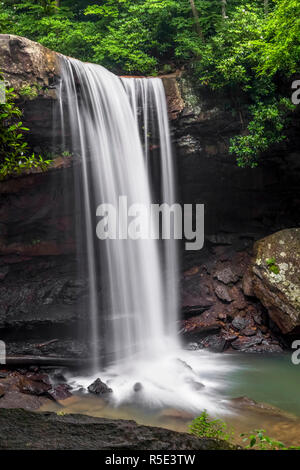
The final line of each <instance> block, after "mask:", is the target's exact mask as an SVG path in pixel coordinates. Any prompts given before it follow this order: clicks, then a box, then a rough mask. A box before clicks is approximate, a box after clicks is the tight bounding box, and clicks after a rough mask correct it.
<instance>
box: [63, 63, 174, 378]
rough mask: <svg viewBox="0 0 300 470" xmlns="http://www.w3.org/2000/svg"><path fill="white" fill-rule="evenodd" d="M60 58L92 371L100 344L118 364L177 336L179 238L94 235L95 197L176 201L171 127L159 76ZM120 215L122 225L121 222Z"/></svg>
mask: <svg viewBox="0 0 300 470" xmlns="http://www.w3.org/2000/svg"><path fill="white" fill-rule="evenodd" d="M62 60H63V62H62V82H61V86H60V111H61V119H62V130H63V134H64V135H65V134H66V133H67V128H68V127H69V132H70V136H71V139H70V142H71V144H70V146H71V148H69V149H68V150H71V152H72V153H73V155H74V156H78V157H79V158H80V164H79V165H78V169H77V171H80V173H81V175H80V178H79V180H80V184H79V185H77V186H76V192H79V195H77V198H78V201H79V202H78V203H77V205H78V206H80V209H78V211H79V214H80V215H79V224H78V230H77V233H79V238H80V239H81V242H82V241H83V244H84V248H85V249H84V256H85V258H86V259H85V260H84V262H83V264H85V265H86V268H87V276H88V288H89V305H88V306H87V310H88V318H89V325H90V328H89V330H90V343H91V346H92V357H93V370H94V372H96V371H97V369H99V367H100V365H101V364H100V361H99V356H100V352H99V347H101V346H102V352H104V355H105V356H106V357H109V358H110V360H111V361H112V362H113V363H119V362H120V361H121V360H124V359H129V358H132V357H133V356H139V357H143V358H152V357H156V356H159V355H161V354H162V353H163V351H165V349H166V347H168V346H170V344H171V343H173V344H176V343H177V335H176V320H177V310H178V305H177V304H178V301H177V298H178V295H177V291H178V289H177V249H176V242H175V241H174V240H164V241H163V242H160V241H159V240H155V239H147V240H144V239H135V240H131V239H116V240H113V239H106V240H98V239H97V237H96V224H97V218H96V208H97V206H98V205H99V204H103V203H105V204H111V205H112V206H113V207H114V208H118V204H119V198H120V196H126V197H127V204H128V207H129V206H131V205H133V204H141V205H144V206H145V207H150V204H151V203H152V202H153V201H154V199H155V200H156V201H158V200H159V201H162V202H166V203H168V204H172V203H174V202H175V183H174V169H173V161H172V152H171V143H170V132H169V124H168V115H167V106H166V99H165V94H164V88H163V84H162V81H161V80H160V79H158V78H151V79H146V78H140V79H135V78H133V79H129V78H119V77H117V76H115V75H114V74H112V73H110V72H109V71H107V70H106V69H104V68H103V67H101V66H99V65H95V64H87V63H82V62H80V61H78V60H75V59H69V58H63V59H62ZM149 134H151V139H150V138H149ZM150 140H151V141H155V142H157V144H156V145H154V147H157V149H158V151H157V152H156V153H155V152H154V153H155V155H156V157H157V159H158V165H157V162H151V153H152V152H151V149H150V144H149V142H150ZM64 145H66V143H65V142H64ZM151 167H152V169H153V172H154V174H155V173H156V174H157V175H158V179H159V184H156V183H155V181H154V178H152V177H151V174H152V173H153V172H152V171H151ZM157 186H159V187H157ZM118 217H119V218H118V223H119V230H120V231H121V232H122V233H123V231H124V230H123V229H124V227H125V221H124V220H122V217H121V215H120V214H118ZM121 238H122V237H121ZM99 288H101V292H100V294H99ZM100 304H101V305H100ZM102 311H103V313H102ZM100 345H101V346H100ZM103 345H104V348H103Z"/></svg>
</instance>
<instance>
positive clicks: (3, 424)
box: [0, 409, 236, 452]
mask: <svg viewBox="0 0 300 470" xmlns="http://www.w3.org/2000/svg"><path fill="white" fill-rule="evenodd" d="M0 429H1V433H2V435H3V436H5V439H0V449H12V450H17V449H26V450H27V449H45V450H46V449H49V450H50V449H53V450H57V449H68V450H71V449H76V450H78V449H82V450H97V451H99V450H105V451H106V452H107V451H115V450H116V449H118V451H122V450H130V451H133V450H177V451H178V450H221V449H222V450H229V449H235V448H236V446H233V445H231V444H229V443H228V442H226V441H222V440H219V439H211V438H197V437H194V436H192V435H191V434H187V433H181V432H180V433H179V432H176V431H171V430H169V429H162V428H158V427H150V426H140V425H138V424H136V423H135V422H134V421H125V420H114V419H106V418H93V417H91V416H84V415H78V414H77V415H76V414H70V415H64V416H59V415H57V414H56V413H49V412H46V413H42V412H40V413H33V412H30V411H25V410H21V409H17V410H5V409H1V410H0ZM41 430H42V432H41Z"/></svg>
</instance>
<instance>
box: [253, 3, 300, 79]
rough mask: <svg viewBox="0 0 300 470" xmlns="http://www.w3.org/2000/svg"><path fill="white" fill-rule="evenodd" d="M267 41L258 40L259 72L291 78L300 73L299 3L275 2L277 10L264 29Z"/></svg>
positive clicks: (271, 15)
mask: <svg viewBox="0 0 300 470" xmlns="http://www.w3.org/2000/svg"><path fill="white" fill-rule="evenodd" d="M264 36H265V41H264V42H262V41H259V42H258V43H257V44H256V47H257V46H258V48H259V53H260V60H259V67H258V70H259V71H260V73H269V74H271V75H274V74H275V73H277V72H284V73H286V74H287V75H288V76H289V75H291V74H293V73H295V72H298V71H299V57H300V2H299V0H276V8H275V9H274V11H273V12H272V13H271V14H270V16H269V17H268V21H267V22H266V23H265V27H264Z"/></svg>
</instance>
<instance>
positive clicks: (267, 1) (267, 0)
mask: <svg viewBox="0 0 300 470" xmlns="http://www.w3.org/2000/svg"><path fill="white" fill-rule="evenodd" d="M264 9H265V15H267V14H268V13H269V0H264Z"/></svg>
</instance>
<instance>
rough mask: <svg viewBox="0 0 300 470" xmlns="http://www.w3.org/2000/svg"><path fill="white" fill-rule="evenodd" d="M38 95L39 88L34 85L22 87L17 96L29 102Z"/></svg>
mask: <svg viewBox="0 0 300 470" xmlns="http://www.w3.org/2000/svg"><path fill="white" fill-rule="evenodd" d="M38 94H39V87H38V86H35V85H32V86H31V85H23V86H22V88H21V89H20V90H19V95H20V96H23V97H24V98H28V99H29V100H33V99H34V98H36V97H37V96H38Z"/></svg>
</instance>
